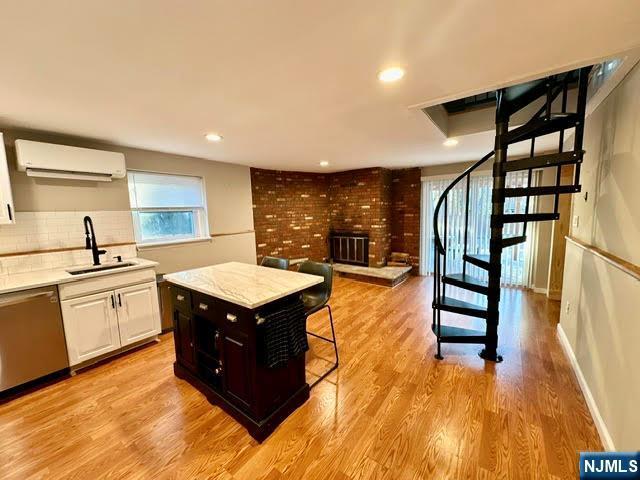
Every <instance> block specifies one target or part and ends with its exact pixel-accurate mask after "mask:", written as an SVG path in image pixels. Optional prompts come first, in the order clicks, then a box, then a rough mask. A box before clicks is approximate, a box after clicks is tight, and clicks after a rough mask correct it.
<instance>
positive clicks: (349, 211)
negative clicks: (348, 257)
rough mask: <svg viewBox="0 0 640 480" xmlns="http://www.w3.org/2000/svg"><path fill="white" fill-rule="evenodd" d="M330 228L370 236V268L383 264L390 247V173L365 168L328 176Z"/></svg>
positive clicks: (384, 170)
mask: <svg viewBox="0 0 640 480" xmlns="http://www.w3.org/2000/svg"><path fill="white" fill-rule="evenodd" d="M329 210H330V214H331V217H330V218H331V222H330V228H331V229H332V230H342V231H349V232H357V233H360V232H364V233H369V266H371V267H382V266H384V265H385V264H386V259H387V257H388V256H389V252H390V248H391V227H390V223H391V218H390V214H391V171H390V170H387V169H384V168H366V169H362V170H349V171H347V172H339V173H334V174H332V175H331V176H330V177H329Z"/></svg>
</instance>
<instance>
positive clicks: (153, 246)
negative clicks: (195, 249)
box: [136, 237, 211, 250]
mask: <svg viewBox="0 0 640 480" xmlns="http://www.w3.org/2000/svg"><path fill="white" fill-rule="evenodd" d="M204 242H208V243H210V242H211V237H203V238H186V239H183V240H171V241H166V242H154V243H138V244H137V245H136V248H137V249H138V250H154V249H156V248H166V247H176V246H180V245H185V244H190V243H204Z"/></svg>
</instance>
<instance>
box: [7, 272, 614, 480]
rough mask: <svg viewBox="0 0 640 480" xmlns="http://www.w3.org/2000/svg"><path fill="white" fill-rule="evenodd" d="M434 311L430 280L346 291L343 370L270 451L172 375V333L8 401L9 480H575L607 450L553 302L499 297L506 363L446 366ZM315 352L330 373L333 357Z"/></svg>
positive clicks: (342, 283) (461, 358)
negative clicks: (565, 347)
mask: <svg viewBox="0 0 640 480" xmlns="http://www.w3.org/2000/svg"><path fill="white" fill-rule="evenodd" d="M430 303H431V279H430V278H411V279H410V280H409V281H407V282H406V283H405V284H403V285H401V286H399V287H397V288H395V289H394V290H390V289H387V288H385V287H378V286H373V285H367V284H363V283H358V282H355V281H352V280H346V279H341V278H339V279H337V280H336V283H335V287H334V296H333V298H332V301H331V304H332V306H333V309H334V317H335V321H336V329H337V335H338V339H339V342H340V354H341V366H340V368H339V370H338V371H337V372H334V374H332V375H331V376H330V377H328V379H327V381H324V382H322V383H320V384H319V385H318V386H317V387H316V388H315V389H314V390H313V391H312V392H311V398H310V399H309V401H308V402H307V403H306V404H305V405H304V406H303V407H301V408H300V409H298V410H297V411H296V412H295V413H294V414H293V415H291V416H290V417H289V418H288V419H287V420H286V421H285V422H284V423H283V424H282V425H281V426H280V427H279V428H278V430H276V432H274V434H273V435H272V436H271V437H270V438H269V439H268V440H267V441H265V442H264V443H263V444H262V445H258V444H257V443H256V442H255V441H253V440H252V439H251V438H250V437H249V435H248V434H247V433H246V432H245V430H244V429H243V428H241V427H240V426H239V425H238V424H236V423H235V422H234V421H233V420H232V419H231V418H230V417H228V416H227V415H225V414H224V413H223V412H222V411H221V410H220V409H218V408H216V407H213V406H211V405H210V404H209V403H207V401H206V400H205V399H204V397H203V396H202V395H201V394H200V393H198V392H197V391H196V390H195V389H193V388H192V387H190V386H189V385H188V384H187V383H185V382H183V381H181V380H178V379H177V378H175V377H174V376H173V373H172V362H173V359H174V354H173V343H172V337H171V335H165V336H163V337H162V341H161V342H160V343H159V344H156V345H152V346H150V347H148V348H144V349H142V350H139V351H137V352H134V353H132V354H130V355H127V356H124V357H121V358H118V359H116V360H114V361H111V362H110V363H107V364H104V365H102V366H99V367H97V368H94V369H92V370H89V371H86V372H84V373H81V374H78V375H77V376H76V377H73V378H68V379H65V380H63V381H61V382H59V383H56V384H54V385H51V386H48V387H46V388H44V389H42V390H39V391H37V392H35V393H31V394H29V395H27V396H24V397H21V398H19V399H16V400H13V401H11V402H9V403H5V404H3V405H0V478H3V479H7V478H18V479H25V478H65V479H67V478H78V479H96V478H222V479H241V480H245V479H246V480H253V479H258V478H268V479H271V480H274V479H279V478H291V479H303V478H304V479H341V480H345V479H370V478H385V479H430V478H434V479H448V478H451V479H462V478H478V479H494V478H504V479H520V478H567V479H569V478H571V479H573V478H576V472H577V468H576V467H577V452H579V451H581V450H600V449H602V446H601V444H600V441H599V439H598V436H597V433H596V429H595V427H594V425H593V422H592V420H591V417H590V415H589V412H588V410H587V407H586V405H585V402H584V399H583V397H582V394H581V393H580V390H579V387H578V384H577V381H576V379H575V377H574V375H573V373H572V371H571V369H570V367H569V364H568V362H567V360H566V359H565V357H564V356H563V353H562V351H561V348H560V346H559V344H558V341H557V340H556V336H555V325H556V321H557V318H558V303H557V302H551V301H548V300H546V299H545V297H543V296H541V295H536V294H532V293H528V292H523V291H519V290H506V291H505V292H504V298H503V301H502V303H501V310H502V312H503V314H502V318H503V322H502V323H501V325H500V333H501V335H502V338H501V344H502V354H503V355H504V357H505V361H504V363H502V364H499V365H495V364H491V363H485V362H484V361H483V360H481V359H480V358H478V356H477V351H478V349H479V347H478V346H475V345H462V346H452V345H445V346H444V350H443V353H444V355H445V360H444V361H442V362H438V361H436V360H435V359H434V358H433V353H434V338H433V336H432V334H431V332H430V330H429V324H430V322H431V310H430ZM326 322H327V318H326V317H325V314H318V315H317V316H316V318H314V319H313V322H312V323H313V324H315V325H316V326H318V325H326ZM318 328H319V327H318ZM313 351H314V353H312V354H311V355H310V357H311V358H310V363H309V368H310V369H313V370H315V371H316V372H318V373H319V372H320V371H321V367H324V366H325V365H324V364H323V363H322V361H321V360H320V359H319V358H318V356H325V355H326V356H329V353H330V350H329V349H328V348H324V347H322V348H320V347H318V345H317V344H316V343H314V344H313ZM314 354H316V355H317V356H314ZM314 357H315V358H314Z"/></svg>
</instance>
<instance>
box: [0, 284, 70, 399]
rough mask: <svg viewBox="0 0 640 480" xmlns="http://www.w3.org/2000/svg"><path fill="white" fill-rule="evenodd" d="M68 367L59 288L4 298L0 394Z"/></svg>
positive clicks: (0, 323) (0, 318)
mask: <svg viewBox="0 0 640 480" xmlns="http://www.w3.org/2000/svg"><path fill="white" fill-rule="evenodd" d="M68 367H69V357H68V356H67V346H66V343H65V338H64V326H63V324H62V315H61V313H60V301H59V299H58V288H57V287H56V286H52V287H44V288H36V289H32V290H23V291H21V292H16V293H7V294H4V295H0V392H3V391H5V390H8V389H10V388H12V387H16V386H18V385H22V384H23V383H26V382H29V381H30V380H35V379H37V378H40V377H43V376H45V375H48V374H50V373H54V372H58V371H60V370H64V369H65V368H68Z"/></svg>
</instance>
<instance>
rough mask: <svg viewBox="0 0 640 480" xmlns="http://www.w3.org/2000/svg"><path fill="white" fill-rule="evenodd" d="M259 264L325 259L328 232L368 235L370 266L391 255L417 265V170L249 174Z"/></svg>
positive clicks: (254, 171)
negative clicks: (399, 255) (408, 258)
mask: <svg viewBox="0 0 640 480" xmlns="http://www.w3.org/2000/svg"><path fill="white" fill-rule="evenodd" d="M251 188H252V193H253V204H254V205H253V218H254V226H255V231H256V243H257V253H258V262H260V260H261V259H262V257H263V256H264V255H272V256H280V257H286V258H290V259H292V258H303V257H308V258H310V259H312V260H318V261H321V260H323V259H325V258H326V257H328V256H329V246H328V242H327V237H328V235H329V232H330V231H331V230H342V231H349V232H366V233H369V265H370V266H372V267H373V266H375V267H380V266H384V265H385V264H386V261H387V259H388V257H389V253H390V252H391V251H400V252H406V253H409V254H410V255H411V260H412V263H414V264H415V265H417V264H418V255H419V241H420V169H419V168H414V169H406V170H387V169H385V168H367V169H361V170H350V171H347V172H339V173H334V174H328V175H324V174H318V173H300V172H283V171H274V170H262V169H255V168H252V169H251Z"/></svg>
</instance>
